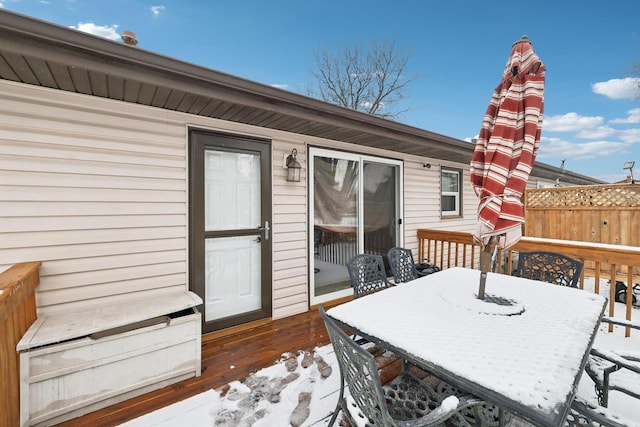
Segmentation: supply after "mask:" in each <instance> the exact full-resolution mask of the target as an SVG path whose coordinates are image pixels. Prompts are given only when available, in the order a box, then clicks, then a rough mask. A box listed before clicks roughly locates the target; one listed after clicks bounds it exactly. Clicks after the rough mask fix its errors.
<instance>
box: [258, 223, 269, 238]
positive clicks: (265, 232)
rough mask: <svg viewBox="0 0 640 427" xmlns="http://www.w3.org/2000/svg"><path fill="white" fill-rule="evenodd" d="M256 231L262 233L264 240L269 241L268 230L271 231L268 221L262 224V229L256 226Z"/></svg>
mask: <svg viewBox="0 0 640 427" xmlns="http://www.w3.org/2000/svg"><path fill="white" fill-rule="evenodd" d="M258 230H260V231H264V239H265V240H269V230H271V228H270V227H269V221H265V222H264V227H260V226H258Z"/></svg>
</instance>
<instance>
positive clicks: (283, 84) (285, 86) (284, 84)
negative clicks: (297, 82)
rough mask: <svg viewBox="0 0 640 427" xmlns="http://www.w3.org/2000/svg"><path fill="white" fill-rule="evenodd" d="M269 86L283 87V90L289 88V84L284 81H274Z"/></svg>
mask: <svg viewBox="0 0 640 427" xmlns="http://www.w3.org/2000/svg"><path fill="white" fill-rule="evenodd" d="M271 87H275V88H278V89H284V90H289V85H288V84H286V83H274V84H272V85H271Z"/></svg>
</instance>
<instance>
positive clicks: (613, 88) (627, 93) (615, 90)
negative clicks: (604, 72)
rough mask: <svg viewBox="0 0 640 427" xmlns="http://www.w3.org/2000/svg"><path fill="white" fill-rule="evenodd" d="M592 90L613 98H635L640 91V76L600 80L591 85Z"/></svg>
mask: <svg viewBox="0 0 640 427" xmlns="http://www.w3.org/2000/svg"><path fill="white" fill-rule="evenodd" d="M591 90H592V91H593V92H594V93H597V94H599V95H604V96H606V97H608V98H613V99H625V98H629V99H634V98H637V97H638V94H639V91H640V78H637V77H627V78H624V79H611V80H608V81H606V82H598V83H594V84H593V85H591Z"/></svg>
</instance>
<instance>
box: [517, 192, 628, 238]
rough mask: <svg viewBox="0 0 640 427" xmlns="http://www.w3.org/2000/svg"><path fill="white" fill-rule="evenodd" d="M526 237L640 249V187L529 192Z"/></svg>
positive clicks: (525, 227) (526, 201)
mask: <svg viewBox="0 0 640 427" xmlns="http://www.w3.org/2000/svg"><path fill="white" fill-rule="evenodd" d="M524 206H525V219H526V221H525V224H524V233H523V234H524V235H525V236H530V237H545V238H549V239H562V240H573V241H578V242H591V243H610V244H614V245H626V246H638V247H640V227H638V224H640V184H609V185H589V186H578V187H564V188H539V189H529V190H527V191H526V193H525V197H524Z"/></svg>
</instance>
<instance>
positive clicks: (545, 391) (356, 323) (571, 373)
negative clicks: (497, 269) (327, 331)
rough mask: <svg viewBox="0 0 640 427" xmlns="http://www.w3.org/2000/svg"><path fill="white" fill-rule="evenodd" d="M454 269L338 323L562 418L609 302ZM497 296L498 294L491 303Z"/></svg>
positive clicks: (545, 419)
mask: <svg viewBox="0 0 640 427" xmlns="http://www.w3.org/2000/svg"><path fill="white" fill-rule="evenodd" d="M479 278H480V271H479V270H470V269H466V268H451V269H447V270H444V271H441V272H439V273H435V274H431V275H429V276H426V277H422V278H420V279H417V280H414V281H412V282H409V283H406V284H402V285H399V286H396V287H393V288H390V289H386V290H384V291H381V292H377V293H375V294H371V295H368V296H366V297H362V298H358V299H355V300H353V301H350V302H347V303H345V304H341V305H339V306H337V307H334V308H331V309H329V310H328V311H327V313H328V314H329V315H330V316H331V317H332V318H334V319H336V320H337V321H338V322H339V323H342V324H343V325H344V326H346V327H348V328H349V329H351V330H353V331H354V332H355V333H356V334H357V335H361V336H364V337H365V338H368V339H370V340H372V341H374V342H378V343H380V344H382V345H383V346H386V347H388V348H389V349H391V350H393V351H394V352H396V353H398V354H399V355H401V356H402V357H404V358H406V359H407V360H409V361H410V362H412V363H414V364H415V365H416V366H418V367H420V368H422V369H424V370H426V371H428V372H430V373H432V374H434V375H436V376H438V377H440V378H441V379H442V380H444V381H446V382H448V383H450V384H452V385H454V386H456V387H459V388H461V389H463V390H465V391H467V392H471V393H473V394H475V395H477V396H479V397H481V398H482V399H485V400H487V401H489V402H491V403H494V404H496V405H498V406H499V407H500V408H502V409H504V410H506V411H509V412H511V413H513V414H516V415H518V416H519V417H522V418H524V419H526V420H528V421H531V422H533V423H535V424H539V425H544V426H560V425H562V423H563V421H564V419H565V417H566V415H567V412H568V410H569V407H570V405H571V402H572V400H573V398H574V395H575V392H576V389H577V384H578V382H579V380H580V377H581V375H582V372H583V370H584V366H585V363H586V360H587V357H588V354H589V350H590V349H591V345H592V344H593V340H594V338H595V334H596V332H597V329H598V325H599V323H600V319H601V317H602V313H603V311H604V308H605V304H606V300H605V298H603V297H602V296H600V295H596V294H591V293H588V292H585V291H581V290H579V289H575V288H568V287H563V286H556V285H551V284H547V283H542V282H538V281H534V280H529V279H523V278H518V277H512V276H507V275H502V274H495V273H489V275H488V277H487V284H486V295H487V298H486V300H484V301H483V300H479V299H477V298H476V295H477V291H478V281H479ZM492 301H493V302H492Z"/></svg>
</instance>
